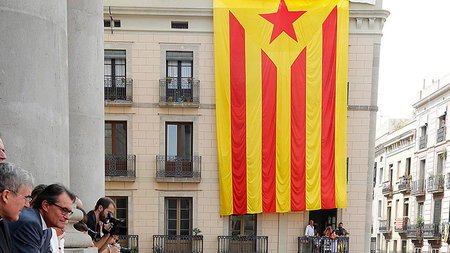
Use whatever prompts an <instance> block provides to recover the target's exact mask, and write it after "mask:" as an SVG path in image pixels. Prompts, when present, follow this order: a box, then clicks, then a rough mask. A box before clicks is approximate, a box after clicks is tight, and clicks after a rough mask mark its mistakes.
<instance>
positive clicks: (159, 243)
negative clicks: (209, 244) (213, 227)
mask: <svg viewBox="0 0 450 253" xmlns="http://www.w3.org/2000/svg"><path fill="white" fill-rule="evenodd" d="M153 253H203V235H153Z"/></svg>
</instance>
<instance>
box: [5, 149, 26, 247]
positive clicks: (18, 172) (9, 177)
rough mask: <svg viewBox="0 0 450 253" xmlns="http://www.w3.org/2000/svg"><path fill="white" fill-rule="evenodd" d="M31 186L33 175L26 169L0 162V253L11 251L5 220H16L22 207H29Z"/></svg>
mask: <svg viewBox="0 0 450 253" xmlns="http://www.w3.org/2000/svg"><path fill="white" fill-rule="evenodd" d="M2 146H3V145H2ZM2 152H3V151H2V149H1V147H0V154H1V153H2ZM3 154H4V153H3ZM0 157H1V156H0ZM5 158H6V157H5ZM32 187H33V177H32V176H31V174H30V173H29V172H28V171H25V170H23V169H21V168H19V167H17V166H15V165H13V164H11V163H0V253H10V252H13V251H12V243H11V238H10V233H9V230H8V226H7V225H6V223H5V220H8V221H17V220H18V219H19V215H20V212H21V211H22V209H23V208H24V207H30V201H31V196H30V194H31V189H32Z"/></svg>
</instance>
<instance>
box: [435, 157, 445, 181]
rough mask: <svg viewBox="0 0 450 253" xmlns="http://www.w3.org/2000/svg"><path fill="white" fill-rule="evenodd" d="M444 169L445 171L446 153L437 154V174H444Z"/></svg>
mask: <svg viewBox="0 0 450 253" xmlns="http://www.w3.org/2000/svg"><path fill="white" fill-rule="evenodd" d="M443 171H444V153H439V154H438V155H437V166H436V175H437V176H442V173H443Z"/></svg>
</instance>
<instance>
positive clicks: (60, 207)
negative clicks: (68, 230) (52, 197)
mask: <svg viewBox="0 0 450 253" xmlns="http://www.w3.org/2000/svg"><path fill="white" fill-rule="evenodd" d="M49 203H50V204H52V205H54V206H56V207H59V209H61V212H62V214H63V215H64V216H65V215H66V214H69V216H70V215H72V214H73V211H70V210H69V209H67V208H65V207H62V206H60V205H57V204H55V203H51V202H49Z"/></svg>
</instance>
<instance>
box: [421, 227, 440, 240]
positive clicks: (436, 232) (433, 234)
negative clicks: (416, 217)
mask: <svg viewBox="0 0 450 253" xmlns="http://www.w3.org/2000/svg"><path fill="white" fill-rule="evenodd" d="M423 238H424V239H429V240H438V239H440V238H441V231H440V224H438V223H433V224H424V225H423Z"/></svg>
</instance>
